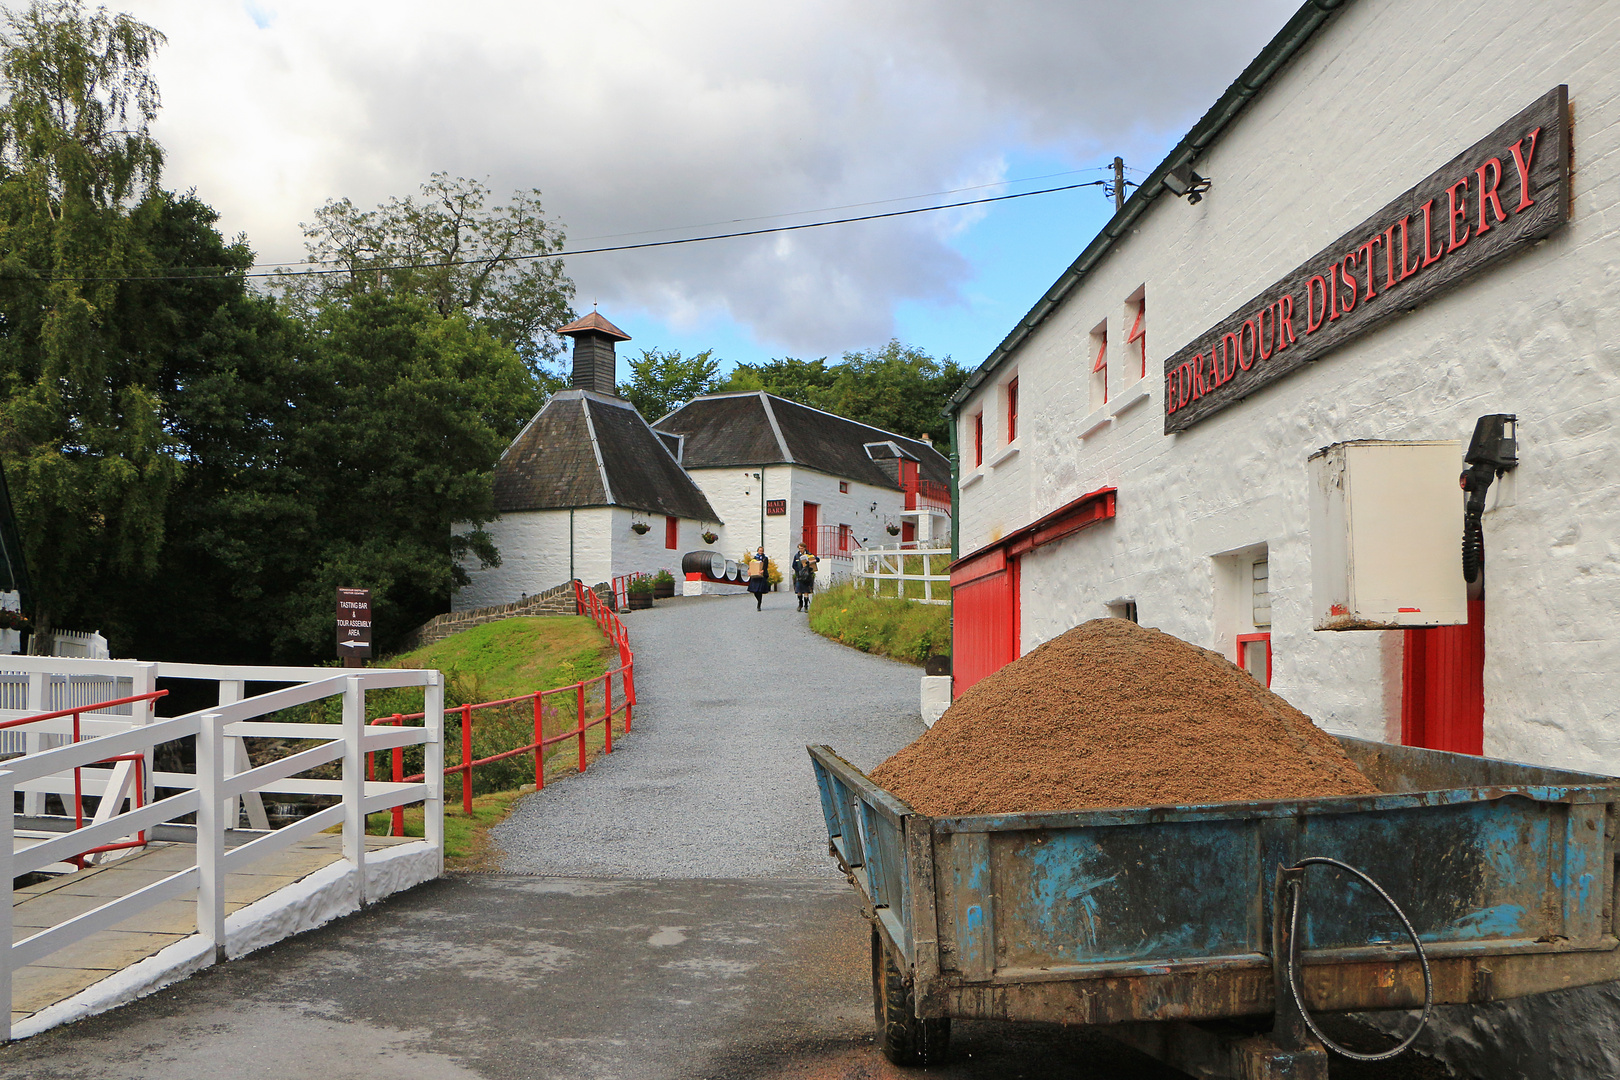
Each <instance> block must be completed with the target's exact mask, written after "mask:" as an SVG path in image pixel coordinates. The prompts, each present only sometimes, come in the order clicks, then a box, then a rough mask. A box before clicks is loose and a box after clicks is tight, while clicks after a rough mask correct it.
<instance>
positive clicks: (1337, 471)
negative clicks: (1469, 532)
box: [1309, 440, 1468, 630]
mask: <svg viewBox="0 0 1620 1080" xmlns="http://www.w3.org/2000/svg"><path fill="white" fill-rule="evenodd" d="M1309 467H1310V474H1311V484H1310V493H1311V496H1310V497H1311V606H1312V609H1313V615H1314V621H1315V625H1316V629H1318V630H1387V629H1391V628H1394V627H1404V626H1455V625H1460V624H1463V623H1466V622H1467V621H1468V586H1467V583H1466V582H1465V581H1464V580H1463V575H1462V533H1463V500H1462V491H1461V489H1460V487H1459V486H1458V483H1457V477H1458V475H1459V473H1460V471H1461V469H1462V443H1460V442H1456V441H1437V442H1383V441H1375V440H1367V441H1360V442H1345V443H1334V444H1333V445H1332V446H1329V447H1327V448H1325V449H1323V450H1318V451H1317V452H1316V453H1315V454H1312V455H1311V458H1310V462H1309Z"/></svg>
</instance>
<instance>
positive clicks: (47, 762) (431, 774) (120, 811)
mask: <svg viewBox="0 0 1620 1080" xmlns="http://www.w3.org/2000/svg"><path fill="white" fill-rule="evenodd" d="M0 663H3V664H4V666H5V667H6V668H8V669H10V672H9V673H8V676H5V678H8V682H7V683H5V684H0V686H4V687H6V689H0V703H3V705H4V706H5V707H0V721H3V720H12V719H20V718H22V717H24V716H28V715H34V714H38V713H43V712H51V711H55V710H56V709H58V708H65V707H72V706H73V705H76V704H88V703H93V702H95V701H99V700H109V699H110V698H112V697H123V696H135V695H139V694H143V693H147V692H150V691H151V690H152V689H153V688H154V687H155V684H156V682H157V680H158V679H160V678H161V679H201V680H207V681H211V682H215V683H217V684H218V700H219V704H217V705H214V706H210V707H208V708H205V709H199V710H197V711H196V712H191V713H187V714H185V715H184V716H178V717H175V718H173V719H162V720H159V719H155V718H154V717H153V715H152V710H151V709H150V708H149V705H150V703H149V702H142V703H139V704H137V705H136V706H135V708H134V709H133V710H128V715H123V716H119V715H115V714H113V713H107V712H87V713H84V714H83V715H82V716H81V718H80V735H81V738H80V741H79V742H76V743H74V742H71V741H69V742H67V743H66V744H65V745H56V746H53V747H48V748H43V749H37V750H34V749H30V752H28V753H26V754H25V755H24V756H22V757H17V758H12V759H10V760H7V761H4V762H0V800H3V802H0V806H3V808H4V812H3V813H0V878H3V879H4V880H6V881H11V880H13V879H15V878H17V877H20V876H22V875H24V874H28V873H33V872H36V871H39V870H42V869H44V868H45V867H48V866H51V865H53V864H55V863H58V862H61V861H63V860H65V859H71V858H73V857H74V856H76V855H78V854H80V853H82V852H84V851H86V850H87V849H89V848H93V847H99V846H101V845H104V844H111V843H118V842H120V841H122V840H125V839H128V838H131V837H133V836H134V835H135V834H136V833H138V832H140V831H141V830H143V829H151V828H153V827H155V826H157V825H160V824H163V823H165V822H174V821H176V819H179V818H182V817H184V816H186V815H189V814H195V815H196V835H197V862H196V865H195V866H192V867H189V868H187V869H185V870H182V871H180V872H179V873H176V874H172V875H170V876H168V877H166V878H163V879H162V880H159V881H156V882H153V883H152V884H149V885H147V886H145V887H144V888H141V889H139V890H137V891H135V892H132V893H130V894H129V895H127V896H122V897H119V898H118V899H115V900H111V901H109V902H108V903H105V904H102V905H101V906H100V907H97V908H95V909H93V910H91V911H88V912H85V913H84V914H82V915H79V916H77V917H75V918H72V919H69V920H67V921H66V922H62V923H59V924H57V925H56V926H53V927H50V928H47V929H45V930H41V931H38V932H29V933H28V936H27V937H24V938H23V939H22V940H20V941H19V940H15V938H14V935H13V929H14V928H13V926H12V921H11V905H10V904H6V905H4V908H3V913H0V942H3V943H5V945H6V946H7V947H6V948H5V949H3V950H0V998H3V1000H0V1018H3V1019H0V1024H4V1025H5V1026H4V1027H3V1028H0V1042H3V1041H4V1040H5V1039H8V1038H9V1037H10V1032H11V1029H10V1016H11V973H12V972H13V971H15V970H17V969H18V968H20V967H22V966H24V965H26V964H30V963H34V962H35V961H38V960H40V959H42V958H44V957H46V956H49V955H50V954H52V953H54V952H56V951H57V950H59V949H62V948H64V947H66V946H68V945H71V944H72V943H74V942H76V941H80V940H82V939H83V938H85V937H87V936H89V935H90V934H93V933H96V932H97V931H100V930H105V929H108V928H109V927H112V926H114V925H116V924H117V923H119V922H122V921H123V920H125V919H128V918H130V917H131V916H133V915H136V914H138V913H140V912H142V911H145V910H146V909H148V908H150V907H152V906H154V905H156V904H159V903H162V902H163V901H165V900H169V899H173V898H175V897H186V896H194V897H196V900H197V933H198V934H200V935H202V937H203V940H204V941H206V942H208V943H211V944H212V945H213V946H214V950H213V959H215V960H217V959H221V958H222V955H223V950H224V946H225V875H226V874H227V873H228V872H233V871H238V870H240V869H241V868H242V867H244V866H248V865H250V864H252V863H253V862H255V861H256V860H258V859H260V858H263V857H264V856H266V855H271V854H273V853H275V852H278V851H281V850H283V849H285V848H287V847H290V846H291V845H292V844H294V843H296V842H297V841H299V840H301V839H304V838H306V837H309V836H313V835H315V834H317V833H319V832H321V831H323V830H325V829H328V828H331V827H332V826H333V825H342V826H343V857H344V859H345V860H346V861H348V862H349V863H350V864H352V865H353V867H354V869H355V871H356V872H357V877H358V880H359V882H360V889H361V893H362V896H361V901H362V902H365V901H366V900H368V899H370V897H367V896H365V895H364V892H365V888H366V873H365V859H366V847H365V821H366V815H367V814H373V813H376V812H378V811H381V810H389V809H392V808H393V807H395V806H402V805H406V804H408V803H417V802H420V803H423V804H424V811H425V813H424V815H423V817H424V830H423V831H424V834H425V840H426V842H427V844H428V845H429V846H430V847H431V848H432V849H433V850H434V851H436V852H437V859H438V863H439V865H438V872H442V870H443V858H444V685H443V681H442V680H441V678H440V675H439V673H438V672H437V671H405V670H396V669H372V670H356V671H346V670H334V669H331V668H267V667H216V666H212V665H204V664H161V663H160V664H147V663H137V662H134V661H125V660H74V659H64V658H61V657H32V656H29V657H23V656H12V657H6V658H4V660H3V661H0ZM17 676H22V677H24V678H25V679H26V685H27V694H26V703H24V702H18V701H16V699H15V692H14V691H10V689H9V687H10V686H13V685H15V683H14V679H15V678H16V677H17ZM96 679H100V680H104V682H103V683H102V684H101V685H102V686H104V687H105V688H107V689H109V690H111V689H115V688H119V687H122V688H123V689H122V692H120V693H110V694H108V695H107V696H105V697H103V696H99V695H97V696H86V697H85V699H84V700H83V701H77V700H67V701H65V702H61V703H60V704H58V703H57V695H58V693H59V691H57V690H54V689H52V688H54V687H64V688H67V690H66V691H63V692H66V693H68V694H69V695H70V697H72V696H77V695H73V694H71V688H72V687H74V686H75V685H81V686H89V685H93V683H94V681H95V680H96ZM75 680H77V682H75ZM249 682H257V683H264V682H268V683H278V682H279V683H294V684H295V685H292V686H288V687H286V688H284V689H280V690H273V691H271V692H269V693H263V694H257V695H255V696H253V697H244V693H243V691H244V689H245V686H246V684H247V683H249ZM405 686H420V687H423V688H424V699H425V713H426V718H425V720H424V723H423V726H422V727H395V726H386V727H384V726H378V725H368V724H367V723H366V692H367V691H368V690H380V689H384V688H388V687H405ZM330 697H341V698H342V699H343V720H342V723H341V725H334V724H300V723H277V722H268V721H264V720H260V719H257V718H259V717H263V716H265V715H267V714H270V713H274V712H278V711H280V710H282V709H288V708H292V707H294V706H298V705H306V704H308V703H310V702H315V701H320V700H323V699H325V698H330ZM18 705H22V706H23V707H22V708H18V707H17V706H18ZM126 709H127V707H126ZM72 724H73V721H72V718H71V717H63V718H61V719H59V720H47V721H42V722H41V723H40V724H38V725H37V726H38V727H40V728H43V729H45V730H44V732H43V734H49V735H53V736H55V737H56V740H58V741H59V740H60V739H61V738H62V737H64V736H65V737H66V738H67V739H69V740H71V738H72V730H73V727H72ZM35 726H36V725H29V727H30V729H32V728H33V727H35ZM193 737H194V738H195V740H196V746H197V755H196V757H197V765H196V772H195V773H174V772H160V773H157V774H156V775H155V776H154V775H153V773H152V770H151V769H150V768H147V769H145V770H144V772H145V778H146V785H145V786H146V788H147V790H146V792H145V793H144V795H145V798H144V800H139V799H136V798H133V797H131V796H133V795H134V791H133V789H132V785H131V781H132V773H133V769H132V767H133V764H134V763H133V762H131V761H119V762H117V763H116V764H115V765H114V767H113V768H111V769H106V768H100V769H97V768H83V767H84V766H88V765H93V764H95V763H97V762H105V761H107V759H109V758H112V757H116V756H132V755H143V756H144V757H145V759H146V762H147V764H148V765H149V764H150V762H151V759H152V751H153V749H154V748H155V747H156V746H158V745H159V744H161V743H166V742H171V741H173V740H175V739H185V738H193ZM249 738H273V739H311V740H319V741H320V743H321V744H320V745H318V746H315V747H313V748H311V749H308V750H304V751H301V752H299V753H296V754H292V755H291V756H289V757H285V758H282V759H281V760H279V761H274V762H271V763H270V764H267V765H260V766H258V767H257V768H252V767H249V766H248V762H247V757H246V754H245V752H243V751H242V746H243V742H242V740H244V739H249ZM414 745H422V746H423V747H424V753H425V755H426V759H425V763H424V764H425V780H424V782H422V783H415V784H395V783H378V782H368V781H367V780H366V779H365V775H366V774H365V762H366V754H368V753H371V752H374V751H380V750H390V749H393V748H394V747H396V746H414ZM338 760H341V761H342V763H343V767H342V779H340V780H318V779H306V778H299V777H297V776H296V774H297V773H301V772H305V771H307V770H309V769H313V768H315V767H316V766H319V765H324V764H326V763H327V762H331V761H338ZM75 769H82V772H81V774H80V775H81V780H80V783H81V790H82V791H83V794H84V795H86V796H97V797H101V798H100V805H99V806H98V807H97V810H96V813H95V817H94V820H93V822H92V823H91V824H89V825H87V826H86V827H84V828H81V829H76V830H74V831H71V832H67V833H62V834H59V835H56V836H54V837H53V838H52V839H47V840H43V841H42V842H40V843H36V844H33V845H31V846H27V847H24V848H22V849H21V850H17V851H14V850H13V848H14V846H15V843H16V836H15V826H16V822H15V818H14V817H13V808H14V806H15V801H14V800H15V797H16V793H17V792H22V793H24V797H25V799H27V798H29V797H32V796H38V797H39V798H41V799H43V796H44V795H45V794H46V793H55V794H57V795H61V796H65V798H64V802H65V803H68V804H69V805H70V806H71V800H72V798H73V791H74V770H75ZM153 788H162V789H178V794H173V795H169V796H167V797H166V798H163V799H159V800H157V801H153V800H152V795H153V791H152V789H153ZM109 792H111V793H112V794H111V796H110V797H106V796H107V794H108V793H109ZM278 792H279V793H300V794H317V795H335V796H338V797H340V799H341V802H339V803H338V804H336V805H334V806H330V807H327V808H326V809H324V810H321V811H318V812H317V813H314V814H311V815H310V816H308V817H306V818H303V819H301V820H299V821H297V822H295V823H293V824H290V825H286V826H284V827H282V828H279V829H276V830H275V831H273V832H267V833H265V835H263V836H260V837H258V838H257V839H254V840H251V841H249V842H248V843H245V844H241V845H240V846H237V847H233V848H231V849H230V850H229V851H227V850H226V849H225V832H226V830H227V829H231V828H234V827H235V826H236V823H237V809H236V807H237V800H239V799H243V800H249V801H250V818H251V817H253V816H255V815H253V814H252V813H251V804H253V803H258V802H260V799H261V796H262V795H263V794H265V793H278ZM142 801H144V803H145V805H138V804H139V803H140V802H142ZM126 803H127V804H128V809H125V805H126ZM70 812H71V810H70ZM258 816H259V817H260V818H261V820H262V809H261V810H260V814H259V815H258ZM260 827H262V826H260Z"/></svg>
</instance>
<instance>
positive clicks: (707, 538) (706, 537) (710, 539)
mask: <svg viewBox="0 0 1620 1080" xmlns="http://www.w3.org/2000/svg"><path fill="white" fill-rule="evenodd" d="M718 539H720V534H719V533H717V532H715V531H714V530H713V529H705V530H704V531H703V542H704V543H705V544H712V543H714V542H715V541H716V540H718Z"/></svg>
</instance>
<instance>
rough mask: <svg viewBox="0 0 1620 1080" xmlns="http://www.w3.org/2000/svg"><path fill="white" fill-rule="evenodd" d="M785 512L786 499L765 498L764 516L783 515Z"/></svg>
mask: <svg viewBox="0 0 1620 1080" xmlns="http://www.w3.org/2000/svg"><path fill="white" fill-rule="evenodd" d="M786 514H787V500H786V499H766V500H765V516H766V517H783V516H785V515H786Z"/></svg>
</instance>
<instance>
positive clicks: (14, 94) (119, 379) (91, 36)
mask: <svg viewBox="0 0 1620 1080" xmlns="http://www.w3.org/2000/svg"><path fill="white" fill-rule="evenodd" d="M3 26H4V30H3V32H0V94H3V97H4V102H3V104H0V316H3V323H0V398H3V400H0V455H3V458H4V461H5V466H6V471H7V473H8V476H9V479H10V481H11V490H12V493H13V498H14V501H15V504H16V510H17V514H18V518H19V522H20V525H21V528H22V532H23V543H24V549H25V552H26V555H27V557H28V559H29V562H30V565H31V568H32V570H33V583H34V588H35V596H34V606H35V611H34V615H35V619H36V622H37V624H38V625H39V626H40V628H41V629H49V628H50V627H51V625H52V624H53V622H54V621H55V616H56V614H57V613H58V612H61V611H64V610H72V609H73V608H74V606H75V605H76V604H78V603H79V602H81V601H82V600H83V598H84V597H85V596H86V595H87V592H88V591H89V590H90V589H91V588H92V587H93V583H94V581H95V579H96V577H97V575H98V574H101V573H104V572H109V573H117V574H124V575H137V576H138V575H144V574H148V573H150V572H151V571H152V570H153V568H154V567H155V564H156V559H157V555H158V551H159V549H160V547H161V544H162V540H163V535H164V520H163V519H164V510H165V506H166V503H167V499H168V495H169V492H170V490H171V489H172V487H173V485H174V483H175V482H176V480H177V478H178V477H179V475H180V472H181V464H180V461H179V460H178V458H177V456H176V455H175V453H174V452H173V448H172V446H171V445H170V441H169V439H168V437H167V434H166V432H165V430H164V426H163V411H162V404H161V400H160V397H159V394H158V392H157V386H156V370H155V367H154V363H153V356H152V355H151V354H149V353H143V354H140V355H134V356H132V355H130V352H129V350H128V349H127V347H126V342H124V341H123V340H121V336H120V334H119V332H118V327H117V322H116V313H117V312H118V311H119V310H120V307H121V305H122V304H123V302H124V301H125V299H126V298H127V291H126V290H125V288H124V287H123V284H122V282H121V280H120V279H121V278H124V277H127V276H128V275H130V274H139V273H140V272H142V271H143V270H147V269H149V268H150V267H151V266H152V262H151V259H150V256H149V253H148V251H147V250H146V247H145V240H144V231H145V230H146V228H147V227H149V225H150V223H151V220H152V218H153V216H154V215H155V214H156V213H157V209H156V204H155V203H154V201H153V199H152V192H153V191H154V190H155V187H156V183H157V180H158V174H159V170H160V167H161V164H162V153H161V151H160V150H159V148H158V146H157V144H156V142H155V141H154V140H153V139H152V138H151V135H150V131H149V128H150V124H151V121H152V119H153V117H154V116H155V115H156V113H157V108H158V93H157V87H156V85H155V84H154V82H153V81H152V78H151V75H150V72H149V68H148V65H149V64H150V61H151V59H152V56H153V54H154V52H155V51H156V50H157V48H158V46H159V45H160V44H162V42H163V40H164V39H163V35H162V34H160V33H158V32H157V31H156V30H154V29H153V28H152V27H150V26H146V25H145V24H143V23H140V22H137V21H136V20H134V19H132V18H130V17H129V16H127V15H116V16H110V15H108V14H107V13H106V12H105V11H104V10H101V9H97V10H96V11H95V12H94V13H87V12H86V11H85V9H84V8H83V6H82V5H81V4H80V3H78V2H76V0H56V2H43V0H36V2H35V3H34V4H33V5H31V6H30V7H29V8H28V9H27V10H25V11H22V12H16V13H8V14H6V15H5V16H4V20H3Z"/></svg>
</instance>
